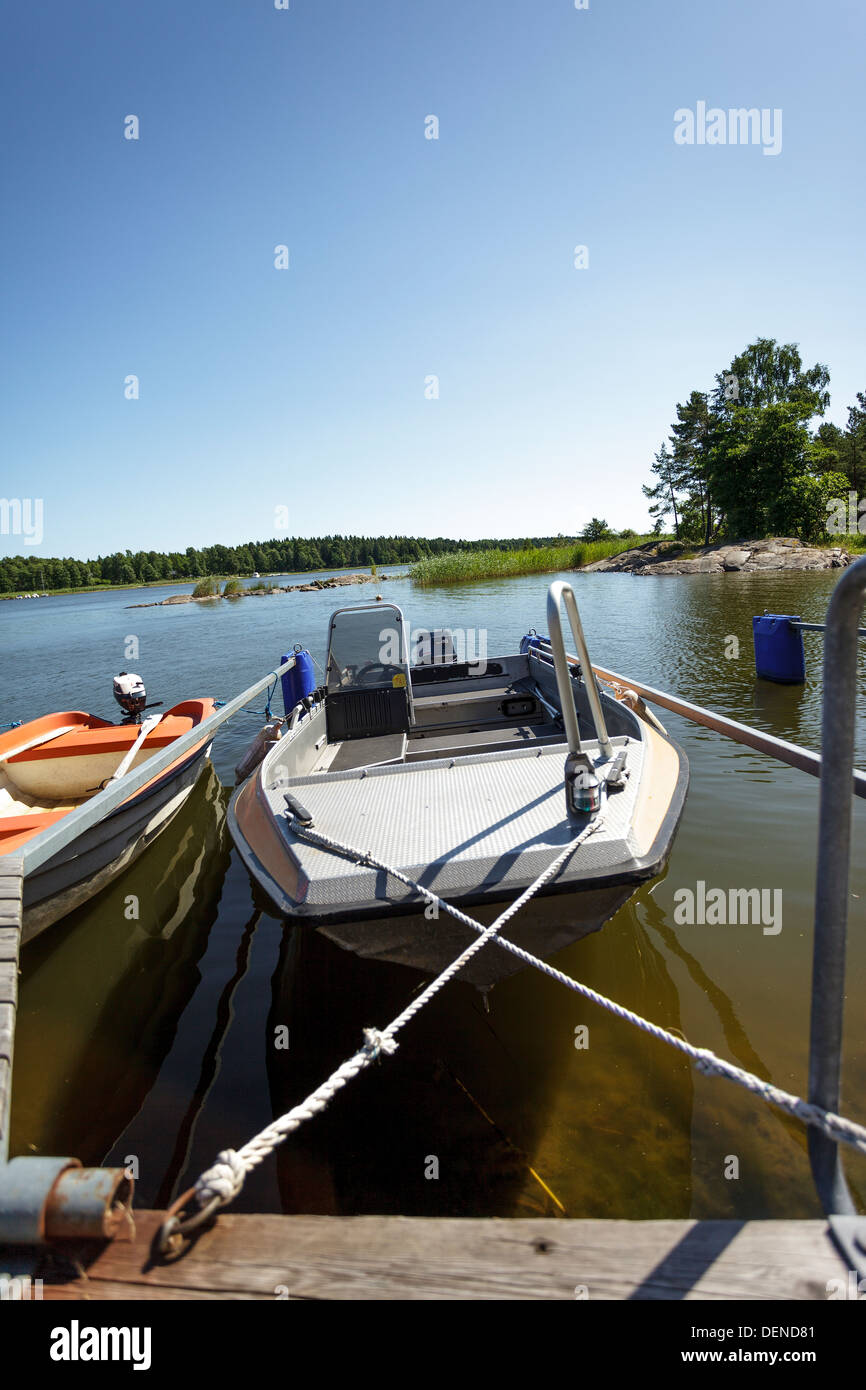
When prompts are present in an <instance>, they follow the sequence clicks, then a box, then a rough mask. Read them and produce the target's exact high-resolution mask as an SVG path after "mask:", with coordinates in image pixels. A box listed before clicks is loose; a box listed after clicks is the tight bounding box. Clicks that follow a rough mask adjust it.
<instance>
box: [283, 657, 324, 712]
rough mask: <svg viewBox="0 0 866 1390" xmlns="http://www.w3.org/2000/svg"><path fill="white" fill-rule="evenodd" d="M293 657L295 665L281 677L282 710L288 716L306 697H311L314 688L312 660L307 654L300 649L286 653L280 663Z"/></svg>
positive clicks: (314, 674) (314, 675) (314, 678)
mask: <svg viewBox="0 0 866 1390" xmlns="http://www.w3.org/2000/svg"><path fill="white" fill-rule="evenodd" d="M292 655H294V658H295V664H294V666H293V667H292V668H291V670H289V671H285V672H284V673H283V675H282V676H281V678H280V679H281V682H282V687H283V709H284V710H285V712H286V714H289V713H290V712H291V711H292V710H293V709H294V708H295V705H297V704H298V703H299V702H300V701H301V700H303V699H305V697H306V696H307V695H312V693H313V691H314V690H315V688H316V673H315V670H314V669H313V658H312V657H311V656H310V653H309V652H306V651H302V650H301V648H300V647H298V648H297V650H296V651H295V652H294V653H292V652H287V653H286V655H285V656H284V657H283V658H282V660H281V661H280V665H281V666H282V665H283V662H286V661H288V659H289V657H290V656H292Z"/></svg>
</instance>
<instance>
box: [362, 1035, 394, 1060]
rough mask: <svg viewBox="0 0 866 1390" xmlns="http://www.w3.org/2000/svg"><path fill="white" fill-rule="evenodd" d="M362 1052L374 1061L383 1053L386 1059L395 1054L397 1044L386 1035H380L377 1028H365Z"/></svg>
mask: <svg viewBox="0 0 866 1390" xmlns="http://www.w3.org/2000/svg"><path fill="white" fill-rule="evenodd" d="M364 1051H365V1052H366V1053H367V1055H368V1056H369V1057H372V1058H373V1060H374V1061H375V1060H376V1058H377V1057H379V1056H381V1054H382V1053H383V1052H384V1054H385V1056H386V1057H390V1056H391V1055H392V1054H393V1053H395V1052H396V1051H397V1043H396V1042H395V1041H394V1039H393V1038H392V1037H390V1036H389V1035H388V1034H387V1033H380V1032H379V1029H378V1028H365V1029H364Z"/></svg>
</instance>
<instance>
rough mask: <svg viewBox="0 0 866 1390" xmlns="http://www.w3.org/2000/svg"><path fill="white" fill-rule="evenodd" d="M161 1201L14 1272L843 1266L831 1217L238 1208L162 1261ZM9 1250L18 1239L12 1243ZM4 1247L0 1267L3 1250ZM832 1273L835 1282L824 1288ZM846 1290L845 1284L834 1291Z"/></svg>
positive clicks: (682, 1291) (177, 1288) (738, 1295)
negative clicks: (121, 1229) (155, 1245)
mask: <svg viewBox="0 0 866 1390" xmlns="http://www.w3.org/2000/svg"><path fill="white" fill-rule="evenodd" d="M162 1220H163V1215H162V1214H161V1213H159V1212H154V1211H142V1212H138V1213H136V1214H135V1234H134V1236H132V1234H131V1233H130V1236H129V1237H128V1238H124V1237H123V1236H119V1237H118V1238H116V1239H115V1240H114V1241H113V1242H110V1243H108V1244H104V1245H102V1246H101V1247H99V1248H95V1249H94V1248H90V1249H88V1248H87V1247H84V1246H79V1247H75V1248H70V1249H69V1250H68V1252H67V1253H66V1254H65V1255H63V1256H60V1255H57V1254H53V1253H52V1254H49V1253H46V1254H44V1255H41V1256H40V1255H36V1256H35V1258H34V1259H33V1261H32V1263H29V1264H28V1266H27V1267H23V1266H22V1263H21V1251H20V1250H19V1251H17V1252H16V1255H15V1263H16V1273H18V1274H19V1275H20V1274H26V1273H30V1275H31V1277H33V1278H41V1279H42V1280H43V1298H44V1299H45V1300H49V1299H53V1300H66V1301H75V1300H114V1299H124V1300H125V1299H133V1300H148V1299H168V1300H174V1299H184V1300H195V1299H199V1300H201V1299H235V1300H238V1299H240V1300H259V1301H261V1300H271V1301H274V1300H278V1299H316V1300H322V1299H349V1300H353V1301H356V1300H380V1299H383V1300H394V1301H405V1300H447V1299H454V1300H477V1299H481V1300H496V1299H507V1300H511V1299H520V1300H539V1299H542V1300H545V1301H547V1300H551V1299H555V1300H561V1299H567V1300H569V1301H574V1300H575V1299H578V1300H579V1299H589V1300H595V1301H599V1300H604V1301H609V1300H624V1299H632V1300H637V1299H639V1300H672V1301H677V1302H679V1301H682V1300H698V1299H704V1300H706V1299H709V1300H715V1299H720V1300H729V1299H734V1300H749V1301H752V1300H761V1301H763V1300H767V1299H781V1300H789V1299H814V1300H821V1301H826V1300H827V1298H828V1297H829V1293H830V1291H831V1290H832V1289H833V1287H834V1286H833V1285H832V1284H831V1283H830V1281H832V1280H838V1281H839V1284H838V1287H840V1288H842V1287H844V1286H845V1281H846V1274H847V1272H846V1269H845V1265H844V1262H843V1260H842V1259H841V1257H840V1256H839V1255H838V1253H837V1252H836V1249H835V1247H834V1245H833V1244H832V1241H831V1239H830V1236H829V1234H828V1231H827V1225H826V1223H825V1222H824V1221H746V1222H741V1221H572V1220H556V1219H546V1220H522V1219H515V1220H509V1219H485V1220H472V1219H459V1220H458V1219H454V1220H451V1219H442V1218H429V1219H424V1218H415V1217H412V1218H408V1217H399V1216H390V1217H378V1216H350V1217H338V1216H248V1215H238V1216H233V1215H231V1214H230V1213H226V1214H224V1215H222V1216H220V1217H219V1219H218V1220H217V1222H216V1223H215V1225H213V1226H212V1227H211V1228H210V1229H209V1230H206V1231H204V1232H203V1234H202V1235H201V1236H200V1237H199V1239H198V1240H197V1242H196V1243H195V1245H194V1246H192V1248H191V1249H190V1250H189V1251H188V1252H187V1254H186V1255H185V1256H184V1257H183V1258H182V1259H180V1260H178V1261H176V1262H175V1263H171V1264H154V1263H153V1262H152V1260H151V1255H150V1246H151V1241H152V1238H153V1236H154V1234H155V1232H156V1231H157V1229H158V1228H159V1225H160V1223H161V1221H162ZM10 1253H11V1252H10ZM3 1258H4V1255H3V1252H2V1250H0V1269H4V1268H8V1264H7V1265H4V1264H3ZM828 1285H829V1288H828ZM837 1296H841V1297H844V1296H845V1295H844V1294H841V1295H837Z"/></svg>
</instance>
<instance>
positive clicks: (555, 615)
mask: <svg viewBox="0 0 866 1390" xmlns="http://www.w3.org/2000/svg"><path fill="white" fill-rule="evenodd" d="M566 587H567V586H566V585H565V584H563V583H562V581H561V580H557V581H556V583H554V584H551V586H550V588H549V589H548V591H547V627H548V631H549V632H550V646H551V650H552V652H553V669H554V671H555V672H556V685H557V689H558V690H559V703H560V705H561V706H562V722H563V724H564V725H565V736H566V738H567V739H568V751H569V753H579V752H580V734H579V732H578V728H577V710H576V709H575V707H574V691H573V690H572V688H571V678H570V676H569V674H568V657H567V656H566V654H565V642H564V641H563V639H562V619H561V618H560V616H559V603H560V599H561V597H562V591H563V589H565V588H566Z"/></svg>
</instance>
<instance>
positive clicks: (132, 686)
mask: <svg viewBox="0 0 866 1390" xmlns="http://www.w3.org/2000/svg"><path fill="white" fill-rule="evenodd" d="M114 698H115V700H116V701H117V703H118V704H119V705H120V708H121V709H122V710H123V713H124V714H125V716H126V722H127V723H129V722H131V721H133V720H134V721H136V722H137V721H138V720H139V719H140V717H141V713H142V711H143V710H145V709H146V708H147V691H146V690H145V688H144V681H143V680H142V679H141V676H136V675H134V674H133V672H132V671H121V672H120V675H118V676H115V677H114Z"/></svg>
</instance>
